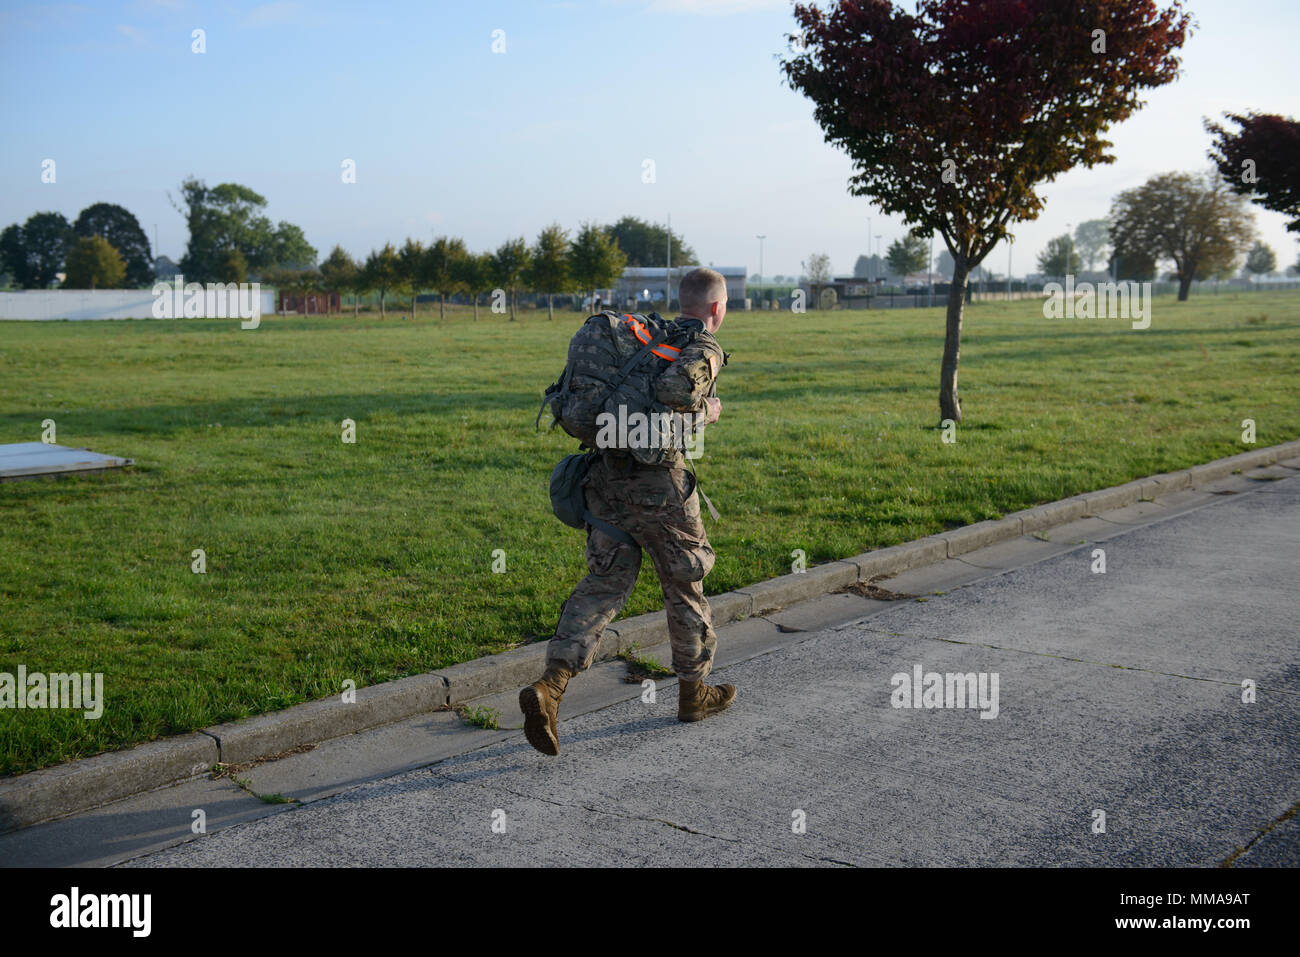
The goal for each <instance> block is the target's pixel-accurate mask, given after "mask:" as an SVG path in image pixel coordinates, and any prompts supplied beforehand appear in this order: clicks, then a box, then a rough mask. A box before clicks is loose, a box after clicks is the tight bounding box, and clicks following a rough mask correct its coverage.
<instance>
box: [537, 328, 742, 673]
mask: <svg viewBox="0 0 1300 957" xmlns="http://www.w3.org/2000/svg"><path fill="white" fill-rule="evenodd" d="M681 321H682V322H683V323H691V322H695V323H697V324H698V326H699V328H700V329H701V333H700V335H699V338H697V339H696V340H695V341H694V342H693V343H691V344H690V345H688V346H686V347H684V348H683V349H682V351H681V353H680V354H679V355H678V356H677V358H676V360H675V361H673V363H672V364H671V365H669V366H668V367H667V368H666V369H665V370H664V371H663V373H662V374H660V376H659V377H658V378H657V379H656V380H655V392H656V397H657V398H658V399H659V401H660V402H662V403H664V404H665V405H667V406H669V407H670V408H672V409H673V410H674V411H676V412H690V413H694V414H697V415H703V414H704V413H705V412H706V411H707V406H706V403H705V401H704V399H705V397H706V396H708V395H709V394H710V393H711V392H712V390H713V385H714V381H715V380H716V378H717V375H718V373H719V372H720V371H721V370H722V366H723V363H724V362H725V357H724V356H723V352H722V348H721V346H719V345H718V340H717V339H715V338H714V337H713V335H712V334H711V333H709V332H708V331H705V330H703V323H699V320H692V319H686V320H681ZM586 491H587V508H588V509H589V510H590V511H591V512H592V514H593V515H595V516H596V517H597V518H601V519H604V520H605V521H607V522H609V523H610V524H611V525H613V526H614V527H616V528H619V529H622V530H623V531H624V532H626V533H627V534H628V535H630V536H632V538H633V539H635V540H636V542H637V543H638V544H639V546H640V547H636V546H633V545H627V544H624V543H622V542H619V541H617V540H616V539H613V538H610V537H609V536H608V535H606V534H605V533H604V532H602V531H600V530H599V529H597V528H592V527H591V526H590V525H588V526H587V569H588V574H587V576H586V577H585V578H584V579H583V580H582V581H581V582H579V583H578V587H577V588H575V589H574V590H573V594H572V595H570V596H569V599H568V601H566V602H565V603H564V609H563V611H562V613H561V616H560V623H559V624H558V625H557V626H556V629H555V637H554V638H552V639H551V643H550V645H549V646H548V647H547V657H546V661H547V664H548V666H549V665H562V666H564V667H567V668H569V669H571V670H573V671H583V670H585V669H586V668H587V667H588V666H590V664H591V661H592V658H593V657H595V654H596V649H597V647H598V646H599V644H600V636H601V633H602V632H603V631H604V630H605V626H606V625H608V624H609V623H610V621H611V620H612V619H613V617H614V616H615V615H616V614H618V612H619V610H620V609H621V608H622V607H623V605H624V604H625V603H626V602H627V599H628V596H629V595H631V594H632V589H633V587H635V585H636V580H637V575H638V573H639V572H640V570H641V549H642V548H644V549H645V550H646V551H647V552H649V553H650V558H651V560H652V561H653V562H654V566H655V572H656V573H657V574H658V576H659V584H660V587H661V588H662V589H663V595H664V607H665V609H666V610H667V613H668V633H669V636H670V637H671V639H672V650H673V661H672V663H673V671H675V672H676V673H677V676H678V677H679V678H681V679H684V680H686V681H702V680H704V677H705V676H706V675H708V673H709V672H710V671H711V670H712V668H713V653H714V649H715V648H716V647H717V643H718V639H717V636H716V635H715V634H714V632H713V620H712V615H711V614H710V611H709V603H708V600H707V599H705V597H704V584H703V579H704V576H705V575H707V574H708V573H709V570H710V569H711V568H713V561H714V554H713V549H712V548H711V547H710V546H709V538H708V535H707V534H706V532H705V530H704V523H703V521H701V519H700V500H699V495H698V494H697V493H696V492H695V482H694V478H693V476H692V475H691V474H690V473H689V470H688V469H687V468H686V463H685V460H684V459H683V457H682V455H681V453H680V452H678V453H677V454H676V455H675V457H674V458H673V459H672V460H671V461H670V462H669V463H668V464H667V466H647V465H642V464H640V463H638V462H637V461H635V460H634V459H633V458H632V457H631V456H630V455H627V454H625V453H618V452H612V451H605V452H603V453H602V454H601V459H600V461H598V462H596V463H595V464H594V465H593V466H592V468H591V471H590V472H589V473H588V475H587V484H586Z"/></svg>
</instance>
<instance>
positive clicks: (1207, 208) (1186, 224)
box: [1111, 173, 1255, 302]
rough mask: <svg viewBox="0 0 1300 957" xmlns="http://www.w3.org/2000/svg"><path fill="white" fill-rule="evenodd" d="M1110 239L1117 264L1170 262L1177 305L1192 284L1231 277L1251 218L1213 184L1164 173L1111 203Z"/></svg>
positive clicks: (1250, 234)
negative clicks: (1127, 259)
mask: <svg viewBox="0 0 1300 957" xmlns="http://www.w3.org/2000/svg"><path fill="white" fill-rule="evenodd" d="M1111 236H1112V237H1113V239H1114V242H1115V251H1116V253H1118V254H1119V255H1120V256H1121V258H1122V257H1123V256H1124V255H1125V254H1128V255H1135V256H1137V257H1138V258H1139V259H1145V260H1150V261H1153V262H1159V261H1161V260H1166V259H1168V260H1173V263H1174V277H1175V278H1176V279H1177V280H1178V299H1179V301H1180V302H1181V301H1184V300H1186V299H1187V295H1188V292H1189V291H1190V289H1191V285H1192V281H1193V280H1194V279H1209V278H1210V277H1212V276H1216V275H1224V274H1229V273H1230V272H1231V271H1232V269H1233V268H1234V266H1235V264H1236V261H1237V259H1238V258H1239V257H1240V256H1241V254H1242V253H1244V252H1245V251H1246V250H1247V249H1248V248H1249V247H1250V244H1251V242H1252V241H1253V240H1254V238H1255V227H1254V216H1253V214H1252V213H1251V212H1250V210H1249V209H1247V208H1246V201H1245V199H1243V198H1242V197H1240V196H1238V195H1236V194H1234V193H1232V192H1230V191H1229V190H1228V188H1227V187H1226V186H1225V185H1224V184H1223V183H1222V182H1220V181H1218V180H1217V179H1215V180H1213V181H1212V180H1210V178H1208V177H1199V176H1194V175H1192V174H1191V173H1164V174H1161V175H1159V176H1153V177H1151V179H1149V180H1147V181H1146V182H1145V183H1143V184H1142V185H1141V186H1138V187H1136V188H1134V189H1127V190H1124V192H1122V193H1120V194H1119V195H1118V196H1117V197H1116V198H1115V202H1114V204H1113V205H1112V206H1111Z"/></svg>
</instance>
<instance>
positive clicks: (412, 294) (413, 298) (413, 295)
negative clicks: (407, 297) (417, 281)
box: [411, 289, 416, 319]
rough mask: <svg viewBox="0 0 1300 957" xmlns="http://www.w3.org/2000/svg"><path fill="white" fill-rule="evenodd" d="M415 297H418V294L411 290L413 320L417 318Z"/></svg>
mask: <svg viewBox="0 0 1300 957" xmlns="http://www.w3.org/2000/svg"><path fill="white" fill-rule="evenodd" d="M415 296H416V292H415V290H414V289H412V290H411V318H412V319H414V318H415Z"/></svg>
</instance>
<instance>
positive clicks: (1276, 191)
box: [1205, 113, 1300, 233]
mask: <svg viewBox="0 0 1300 957" xmlns="http://www.w3.org/2000/svg"><path fill="white" fill-rule="evenodd" d="M1225 116H1226V117H1227V118H1228V119H1229V120H1232V121H1233V122H1234V123H1236V124H1237V126H1238V127H1239V129H1238V130H1237V132H1235V133H1232V132H1229V131H1227V130H1225V129H1224V128H1223V127H1221V126H1220V125H1219V124H1217V123H1212V122H1210V121H1209V120H1206V121H1205V128H1206V130H1208V131H1209V132H1210V133H1212V134H1213V135H1214V144H1213V146H1212V148H1211V149H1210V159H1212V160H1214V165H1215V166H1217V167H1218V168H1219V173H1220V174H1221V175H1222V176H1223V179H1224V182H1226V183H1227V184H1228V186H1229V187H1230V188H1231V189H1232V190H1233V191H1234V192H1236V193H1239V194H1241V195H1242V196H1249V197H1250V198H1251V199H1253V200H1254V201H1255V202H1257V203H1259V205H1261V206H1263V207H1264V208H1265V209H1271V210H1273V211H1274V212H1276V213H1281V214H1282V215H1283V216H1285V217H1287V219H1289V220H1290V222H1288V223H1287V224H1286V228H1287V231H1288V232H1293V233H1300V123H1297V122H1296V121H1295V120H1293V119H1292V118H1291V117H1289V116H1278V115H1276V114H1273V113H1250V114H1248V115H1246V116H1240V115H1238V114H1236V113H1227V114H1225Z"/></svg>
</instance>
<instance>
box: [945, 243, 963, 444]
mask: <svg viewBox="0 0 1300 957" xmlns="http://www.w3.org/2000/svg"><path fill="white" fill-rule="evenodd" d="M953 259H954V260H955V261H954V263H953V270H952V284H951V285H950V286H949V287H948V326H947V330H946V331H945V333H944V337H943V365H942V367H941V370H940V373H939V418H940V420H943V419H952V420H953V421H954V422H960V421H961V400H960V399H959V398H958V397H957V360H958V358H959V356H960V355H961V318H962V310H963V309H964V308H965V305H966V279H967V277H968V276H969V275H970V263H969V261H968V260H967V259H966V257H965V256H954V257H953Z"/></svg>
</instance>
